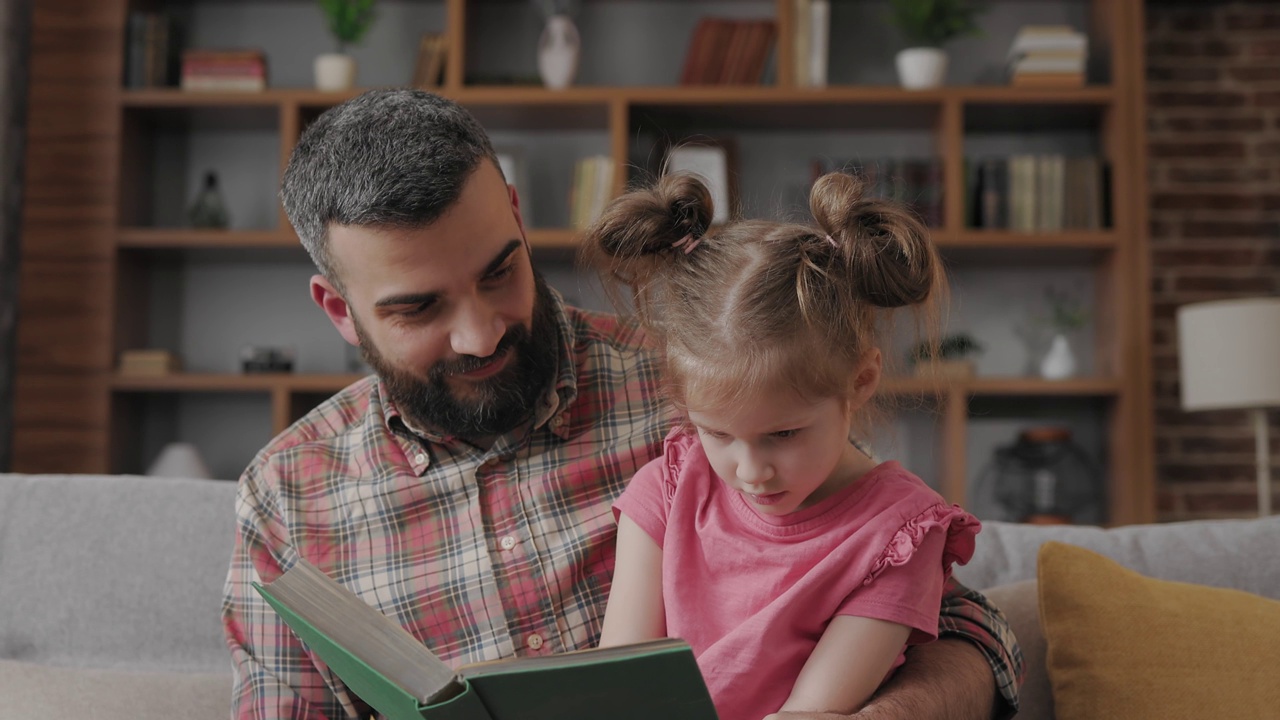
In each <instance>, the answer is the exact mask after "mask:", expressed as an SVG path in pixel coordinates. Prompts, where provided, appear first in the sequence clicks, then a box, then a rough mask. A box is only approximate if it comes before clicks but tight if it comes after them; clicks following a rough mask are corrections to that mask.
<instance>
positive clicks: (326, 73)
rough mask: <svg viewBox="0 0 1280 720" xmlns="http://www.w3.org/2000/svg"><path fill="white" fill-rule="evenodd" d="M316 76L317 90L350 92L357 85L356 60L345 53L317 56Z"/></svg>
mask: <svg viewBox="0 0 1280 720" xmlns="http://www.w3.org/2000/svg"><path fill="white" fill-rule="evenodd" d="M315 74H316V89H317V90H325V91H330V92H332V91H339V90H350V89H351V88H353V87H355V84H356V59H355V58H353V57H351V56H350V55H344V54H343V53H325V54H323V55H317V56H316V62H315Z"/></svg>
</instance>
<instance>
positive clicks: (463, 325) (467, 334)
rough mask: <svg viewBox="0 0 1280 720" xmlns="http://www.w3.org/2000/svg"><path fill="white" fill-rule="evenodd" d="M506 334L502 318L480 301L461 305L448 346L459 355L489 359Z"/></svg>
mask: <svg viewBox="0 0 1280 720" xmlns="http://www.w3.org/2000/svg"><path fill="white" fill-rule="evenodd" d="M506 332H507V326H506V323H504V322H503V321H502V317H501V316H500V315H499V314H498V313H497V312H496V311H495V310H494V309H493V308H492V307H490V306H489V304H488V303H486V302H484V301H483V300H481V299H478V298H477V299H474V300H470V301H467V302H464V303H462V304H461V305H459V307H458V312H457V315H456V316H455V318H454V323H453V328H452V330H451V331H450V333H449V345H450V347H451V348H452V349H453V351H454V352H455V353H457V354H459V355H471V356H474V357H489V356H490V355H492V354H493V353H494V352H495V351H496V350H497V349H498V343H499V342H501V341H502V336H503V335H505V334H506Z"/></svg>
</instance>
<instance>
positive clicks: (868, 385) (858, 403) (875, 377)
mask: <svg viewBox="0 0 1280 720" xmlns="http://www.w3.org/2000/svg"><path fill="white" fill-rule="evenodd" d="M883 369H884V357H883V356H882V355H881V354H880V348H871V349H870V350H868V351H867V354H866V355H865V356H863V359H862V362H861V363H859V364H858V370H857V373H858V374H857V376H856V377H855V379H854V381H853V397H852V398H850V399H849V410H850V411H853V410H857V409H858V408H860V407H862V406H863V405H865V404H866V403H867V401H868V400H870V399H871V396H872V395H875V394H876V389H877V388H879V387H880V378H881V371H882V370H883Z"/></svg>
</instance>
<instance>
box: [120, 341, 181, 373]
mask: <svg viewBox="0 0 1280 720" xmlns="http://www.w3.org/2000/svg"><path fill="white" fill-rule="evenodd" d="M181 370H182V361H181V360H180V359H179V358H178V356H177V355H175V354H174V353H172V352H170V351H168V350H164V349H159V348H147V349H140V350H125V351H124V352H122V353H120V374H121V375H129V376H148V375H169V374H171V373H176V372H179V371H181Z"/></svg>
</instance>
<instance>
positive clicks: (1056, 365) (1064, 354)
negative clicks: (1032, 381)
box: [1040, 333, 1076, 380]
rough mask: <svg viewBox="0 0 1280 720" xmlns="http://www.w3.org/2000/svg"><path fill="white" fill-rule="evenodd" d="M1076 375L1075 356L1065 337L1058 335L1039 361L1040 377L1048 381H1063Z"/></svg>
mask: <svg viewBox="0 0 1280 720" xmlns="http://www.w3.org/2000/svg"><path fill="white" fill-rule="evenodd" d="M1075 374H1076V355H1075V353H1073V352H1072V351H1071V343H1069V342H1067V336H1066V335H1063V334H1062V333H1058V334H1057V335H1054V336H1053V341H1052V342H1050V343H1049V352H1047V353H1045V354H1044V358H1043V359H1042V360H1041V361H1040V375H1041V377H1044V378H1046V379H1048V380H1064V379H1066V378H1069V377H1071V376H1072V375H1075Z"/></svg>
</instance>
